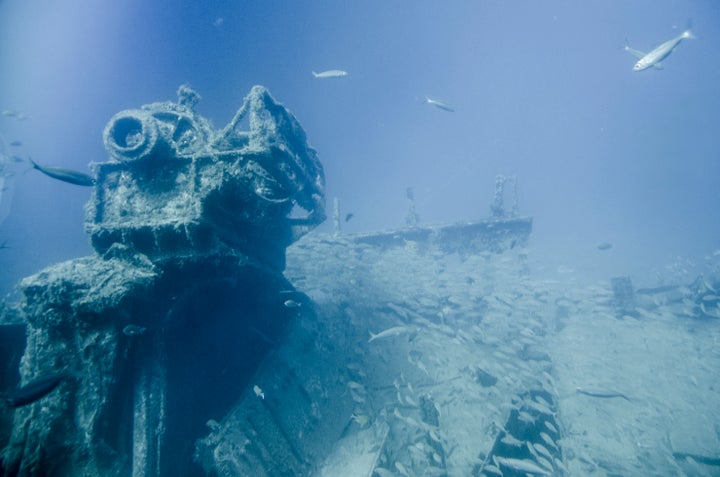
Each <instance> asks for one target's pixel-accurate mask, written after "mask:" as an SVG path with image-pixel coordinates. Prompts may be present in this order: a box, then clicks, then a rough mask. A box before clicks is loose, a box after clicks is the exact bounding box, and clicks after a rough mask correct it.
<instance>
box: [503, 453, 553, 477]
mask: <svg viewBox="0 0 720 477" xmlns="http://www.w3.org/2000/svg"><path fill="white" fill-rule="evenodd" d="M493 458H494V459H495V460H496V461H497V463H498V464H500V465H501V466H503V467H509V468H511V469H513V470H516V471H518V472H527V473H528V474H539V475H551V473H550V472H548V471H547V470H545V469H543V468H542V467H540V466H539V465H537V464H536V463H535V462H533V461H531V460H527V459H512V458H509V457H496V456H493Z"/></svg>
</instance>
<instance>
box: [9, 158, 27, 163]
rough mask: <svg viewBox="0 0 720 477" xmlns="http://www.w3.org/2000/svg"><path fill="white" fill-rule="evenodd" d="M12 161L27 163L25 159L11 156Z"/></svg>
mask: <svg viewBox="0 0 720 477" xmlns="http://www.w3.org/2000/svg"><path fill="white" fill-rule="evenodd" d="M10 160H11V161H13V162H15V163H20V162H25V159H23V158H22V157H20V156H10Z"/></svg>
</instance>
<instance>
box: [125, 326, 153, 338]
mask: <svg viewBox="0 0 720 477" xmlns="http://www.w3.org/2000/svg"><path fill="white" fill-rule="evenodd" d="M146 331H147V328H146V327H144V326H140V325H127V326H126V327H125V328H123V330H122V332H123V334H124V335H125V336H139V335H141V334H143V333H145V332H146Z"/></svg>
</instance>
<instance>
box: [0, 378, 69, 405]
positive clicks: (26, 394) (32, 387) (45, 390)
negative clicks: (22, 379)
mask: <svg viewBox="0 0 720 477" xmlns="http://www.w3.org/2000/svg"><path fill="white" fill-rule="evenodd" d="M66 377H68V374H67V373H57V374H50V375H47V376H43V377H42V378H37V379H35V380H34V381H31V382H29V383H28V384H26V385H25V386H23V387H21V388H20V389H18V390H16V391H14V392H12V393H11V394H10V395H9V396H7V397H6V398H5V404H7V406H8V407H12V408H16V407H22V406H26V405H28V404H32V403H34V402H35V401H37V400H39V399H41V398H43V397H45V396H47V395H48V394H50V393H51V392H52V391H53V390H54V389H55V388H56V387H58V385H59V384H60V383H61V382H62V381H63V379H65V378H66Z"/></svg>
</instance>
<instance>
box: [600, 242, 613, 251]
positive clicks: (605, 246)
mask: <svg viewBox="0 0 720 477" xmlns="http://www.w3.org/2000/svg"><path fill="white" fill-rule="evenodd" d="M597 248H598V250H610V249H611V248H613V244H611V243H610V242H600V243H599V244H598V246H597Z"/></svg>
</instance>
